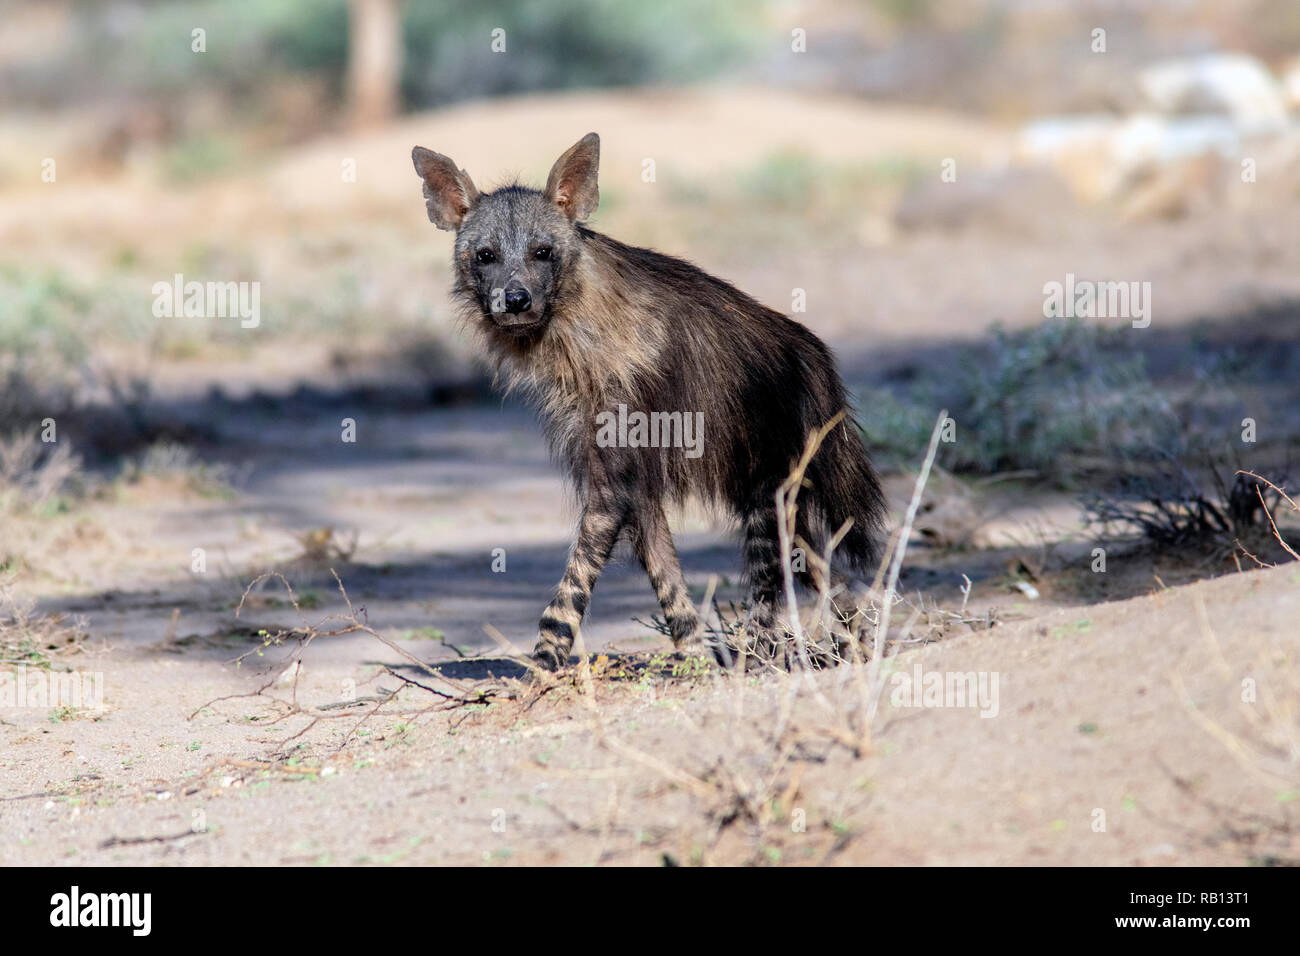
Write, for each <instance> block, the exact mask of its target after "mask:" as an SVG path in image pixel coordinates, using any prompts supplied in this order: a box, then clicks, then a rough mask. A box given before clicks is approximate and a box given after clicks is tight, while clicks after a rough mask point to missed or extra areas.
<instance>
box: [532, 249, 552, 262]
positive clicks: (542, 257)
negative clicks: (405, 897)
mask: <svg viewBox="0 0 1300 956" xmlns="http://www.w3.org/2000/svg"><path fill="white" fill-rule="evenodd" d="M533 258H534V259H536V260H537V261H538V262H550V261H551V247H550V246H538V247H537V249H536V250H535V251H534V252H533Z"/></svg>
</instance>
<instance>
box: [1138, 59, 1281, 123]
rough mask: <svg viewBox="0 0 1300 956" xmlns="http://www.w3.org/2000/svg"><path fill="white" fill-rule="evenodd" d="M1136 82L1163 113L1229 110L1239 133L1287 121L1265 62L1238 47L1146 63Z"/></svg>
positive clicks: (1221, 112)
mask: <svg viewBox="0 0 1300 956" xmlns="http://www.w3.org/2000/svg"><path fill="white" fill-rule="evenodd" d="M1138 83H1139V85H1140V86H1141V87H1142V92H1143V94H1144V95H1145V96H1146V98H1147V100H1148V101H1149V102H1150V103H1151V105H1152V106H1153V107H1154V108H1155V109H1156V110H1158V111H1160V112H1162V113H1170V114H1184V113H1218V114H1221V115H1222V114H1226V115H1227V116H1230V117H1231V118H1232V120H1233V122H1234V123H1236V124H1237V127H1238V128H1239V129H1240V130H1241V132H1242V133H1243V134H1244V135H1247V136H1256V135H1260V134H1268V133H1275V132H1277V131H1279V130H1281V129H1283V128H1285V127H1286V125H1287V109H1286V96H1285V94H1284V92H1283V89H1282V86H1281V84H1279V83H1278V81H1277V80H1276V79H1275V78H1274V77H1273V74H1272V73H1270V72H1269V71H1268V68H1267V67H1265V66H1264V64H1262V63H1260V62H1259V61H1258V60H1256V59H1255V58H1254V57H1251V56H1246V55H1245V54H1242V53H1207V54H1204V55H1202V56H1197V57H1190V58H1187V59H1179V60H1167V61H1165V62H1163V63H1157V64H1155V65H1154V66H1150V67H1147V68H1146V69H1145V70H1143V71H1142V72H1141V73H1140V74H1139V75H1138Z"/></svg>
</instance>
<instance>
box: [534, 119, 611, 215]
mask: <svg viewBox="0 0 1300 956" xmlns="http://www.w3.org/2000/svg"><path fill="white" fill-rule="evenodd" d="M599 169H600V137H599V136H597V135H596V134H595V133H588V134H587V135H586V136H584V137H582V139H580V140H578V141H577V142H576V143H574V144H573V145H572V146H570V147H569V148H568V149H567V150H565V153H564V155H563V156H561V157H560V158H559V159H557V160H556V161H555V165H554V166H552V167H551V175H550V176H548V177H547V178H546V198H547V199H549V200H550V201H551V202H553V203H555V205H557V206H559V207H560V209H561V210H562V211H563V212H564V214H565V215H566V216H568V217H569V218H570V219H572V220H573V221H574V222H582V220H584V219H586V218H587V217H588V216H590V215H591V214H592V213H593V212H595V211H596V207H597V206H598V205H599V204H600V187H599V186H597V185H596V173H597V172H598V171H599Z"/></svg>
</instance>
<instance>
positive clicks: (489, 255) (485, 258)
mask: <svg viewBox="0 0 1300 956" xmlns="http://www.w3.org/2000/svg"><path fill="white" fill-rule="evenodd" d="M475 258H476V259H478V264H479V265H481V266H485V265H487V264H488V263H489V262H496V261H497V254H496V253H495V252H493V251H492V250H491V249H480V250H479V251H478V253H477V254H476V255H475Z"/></svg>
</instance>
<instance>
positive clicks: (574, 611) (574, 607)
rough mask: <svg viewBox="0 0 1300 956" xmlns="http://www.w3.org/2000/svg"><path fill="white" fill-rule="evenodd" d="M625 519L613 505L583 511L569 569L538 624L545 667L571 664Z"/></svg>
mask: <svg viewBox="0 0 1300 956" xmlns="http://www.w3.org/2000/svg"><path fill="white" fill-rule="evenodd" d="M625 515H626V513H625V512H622V511H620V510H619V509H618V508H617V507H616V506H615V504H614V503H613V502H611V501H605V500H592V501H589V502H588V503H587V506H586V507H585V508H584V509H583V512H582V520H581V521H580V522H579V524H578V540H577V541H576V542H574V545H573V551H572V553H571V554H570V555H569V565H568V567H567V568H566V569H565V571H564V577H563V578H562V579H561V580H560V584H559V587H557V588H556V589H555V597H554V598H552V599H551V603H550V604H549V605H548V606H547V608H546V610H545V611H543V612H542V620H541V622H540V623H539V624H538V628H537V630H538V633H537V646H536V647H535V648H533V657H534V658H535V659H536V660H537V662H538V663H539V664H541V665H542V666H543V667H546V668H548V669H549V670H556V669H557V668H559V667H561V666H563V665H564V664H566V663H568V660H569V649H570V648H572V647H573V639H574V638H575V637H576V636H577V634H578V626H579V625H580V624H581V623H582V615H583V614H584V613H585V612H586V610H587V604H588V603H589V602H590V601H591V591H592V588H594V587H595V586H596V579H597V578H598V577H600V571H601V569H602V568H603V567H604V566H605V562H606V561H608V560H609V555H610V552H611V551H613V550H614V544H615V543H616V542H617V541H618V536H619V532H621V531H622V530H623V524H624V521H625Z"/></svg>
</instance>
